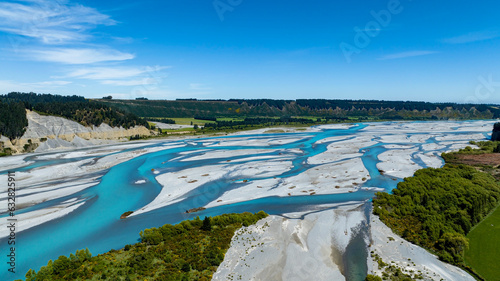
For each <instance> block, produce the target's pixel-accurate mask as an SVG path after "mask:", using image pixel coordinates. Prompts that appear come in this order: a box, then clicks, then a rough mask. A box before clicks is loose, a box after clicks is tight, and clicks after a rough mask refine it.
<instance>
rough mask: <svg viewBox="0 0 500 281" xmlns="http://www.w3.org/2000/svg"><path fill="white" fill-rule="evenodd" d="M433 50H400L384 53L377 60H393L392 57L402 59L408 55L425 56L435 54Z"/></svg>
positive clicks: (408, 56)
mask: <svg viewBox="0 0 500 281" xmlns="http://www.w3.org/2000/svg"><path fill="white" fill-rule="evenodd" d="M436 53H437V52H435V51H409V52H401V53H395V54H390V55H385V56H383V57H380V58H378V60H394V59H403V58H410V57H418V56H426V55H432V54H436Z"/></svg>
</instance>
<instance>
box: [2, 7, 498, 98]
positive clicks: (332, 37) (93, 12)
mask: <svg viewBox="0 0 500 281" xmlns="http://www.w3.org/2000/svg"><path fill="white" fill-rule="evenodd" d="M499 10H500V2H498V1H493V0H492V1H480V2H478V1H465V0H458V1H457V0H455V1H448V0H443V1H427V0H413V1H411V0H400V1H398V0H384V1H379V0H376V1H373V0H372V1H360V0H350V1H314V0H313V1H309V2H306V1H295V0H288V1H263V0H252V1H250V0H207V1H199V0H198V1H193V0H182V1H170V0H162V1H159V0H155V1H153V0H146V1H127V0H121V1H115V0H110V1H94V0H87V1H64V0H53V1H46V0H25V1H3V2H0V93H1V94H5V93H8V92H11V91H33V92H39V93H53V94H64V95H66V94H71V95H73V94H76V95H82V96H85V97H89V98H92V97H102V96H107V95H112V96H113V97H114V98H126V99H134V98H137V97H147V98H150V99H175V98H199V99H218V98H221V99H228V98H275V99H297V98H326V99H337V98H340V99H385V100H420V101H433V102H438V101H450V102H459V103H464V102H474V103H500V64H499V62H500V48H499V47H500V20H499V19H498V15H497V13H498V11H499ZM497 81H498V82H497Z"/></svg>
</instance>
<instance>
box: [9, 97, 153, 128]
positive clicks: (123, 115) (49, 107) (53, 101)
mask: <svg viewBox="0 0 500 281" xmlns="http://www.w3.org/2000/svg"><path fill="white" fill-rule="evenodd" d="M0 101H3V102H4V103H8V104H21V103H22V104H23V105H24V107H25V108H27V109H29V110H34V111H37V112H39V113H41V114H48V115H55V116H60V117H64V118H67V119H70V120H73V121H76V122H78V123H80V124H82V125H84V126H92V125H95V126H99V125H101V124H102V123H106V124H108V125H110V126H111V127H120V126H121V127H124V128H126V129H128V128H131V127H134V126H136V125H142V126H145V127H147V128H149V125H148V123H147V122H146V121H145V120H143V119H141V118H138V117H137V116H135V115H134V114H132V113H128V112H122V111H121V110H118V109H115V108H112V107H110V106H108V105H105V104H103V103H99V102H95V101H90V100H86V99H85V98H84V97H80V96H60V95H51V94H35V93H18V92H13V93H9V94H7V95H2V96H0ZM2 112H3V110H2ZM24 115H25V114H24ZM24 119H26V116H25V117H24ZM0 121H1V120H0ZM21 125H22V124H17V123H16V126H15V128H14V129H13V130H14V131H16V132H19V131H22V130H23V129H24V127H26V126H27V123H26V124H25V125H24V126H23V127H22V128H21ZM21 135H22V134H21ZM21 135H19V134H17V135H15V136H14V138H15V137H18V136H21ZM9 137H10V136H9Z"/></svg>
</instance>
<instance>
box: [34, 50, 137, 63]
mask: <svg viewBox="0 0 500 281" xmlns="http://www.w3.org/2000/svg"><path fill="white" fill-rule="evenodd" d="M28 53H29V54H30V55H31V57H32V58H33V59H35V60H40V61H48V62H57V63H64V64H90V63H96V62H106V61H123V60H130V59H133V58H134V57H135V56H134V55H133V54H129V53H122V52H119V51H116V50H112V49H103V50H100V49H69V48H57V49H51V50H36V51H29V52H28Z"/></svg>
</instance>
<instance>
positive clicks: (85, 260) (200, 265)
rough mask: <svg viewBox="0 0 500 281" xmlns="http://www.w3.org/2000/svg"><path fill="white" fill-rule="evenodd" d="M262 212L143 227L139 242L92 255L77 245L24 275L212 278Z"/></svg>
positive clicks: (50, 279) (29, 279) (31, 279)
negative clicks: (245, 228)
mask: <svg viewBox="0 0 500 281" xmlns="http://www.w3.org/2000/svg"><path fill="white" fill-rule="evenodd" d="M267 216H268V215H267V214H266V213H264V212H263V211H260V212H258V213H255V214H252V213H242V214H224V215H220V216H215V217H205V218H204V219H203V220H202V219H200V218H199V217H196V218H195V219H193V220H186V221H183V222H181V223H179V224H176V225H171V224H166V225H164V226H161V227H158V228H150V229H145V230H144V231H141V232H140V234H139V235H140V239H141V242H139V243H136V244H134V245H126V246H125V247H124V248H123V249H120V250H111V251H109V252H107V253H104V254H101V255H97V256H92V255H91V253H90V252H89V251H88V249H86V250H78V251H76V253H75V254H70V256H69V257H66V256H60V257H59V258H58V259H56V260H54V261H52V260H50V261H49V262H48V263H47V265H46V266H43V267H42V268H40V270H39V271H38V272H37V271H35V270H32V269H30V270H29V271H28V272H27V273H26V281H35V280H36V281H43V280H47V281H58V280H88V279H92V280H105V279H108V280H200V281H201V280H206V281H208V280H211V279H212V274H213V273H214V272H215V270H217V267H218V266H219V264H220V263H221V262H222V261H223V259H224V255H225V253H226V251H227V250H228V249H229V246H230V243H231V239H232V237H233V235H234V233H235V231H236V230H238V229H239V228H241V227H242V226H249V225H252V224H255V223H256V222H257V221H258V220H260V219H263V218H265V217H267Z"/></svg>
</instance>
